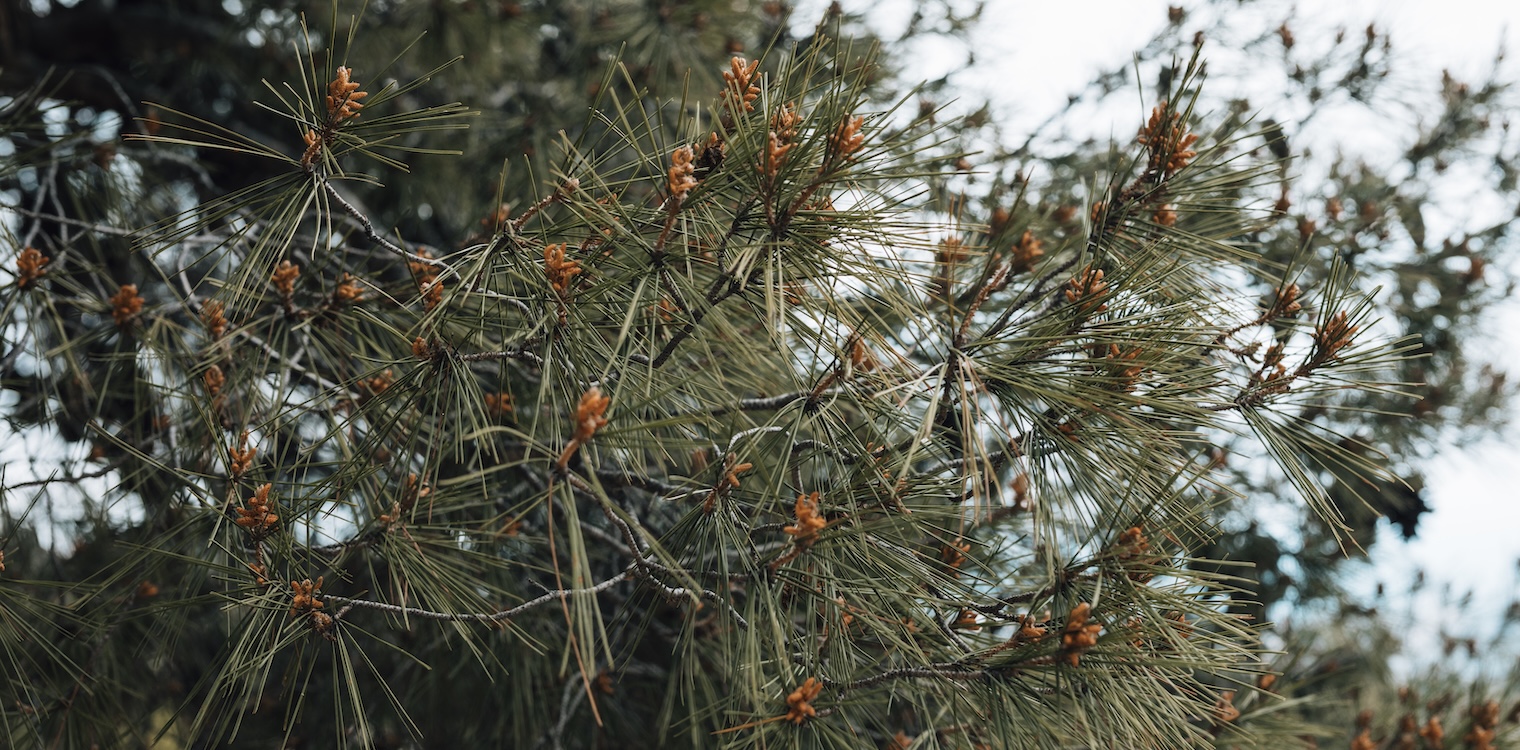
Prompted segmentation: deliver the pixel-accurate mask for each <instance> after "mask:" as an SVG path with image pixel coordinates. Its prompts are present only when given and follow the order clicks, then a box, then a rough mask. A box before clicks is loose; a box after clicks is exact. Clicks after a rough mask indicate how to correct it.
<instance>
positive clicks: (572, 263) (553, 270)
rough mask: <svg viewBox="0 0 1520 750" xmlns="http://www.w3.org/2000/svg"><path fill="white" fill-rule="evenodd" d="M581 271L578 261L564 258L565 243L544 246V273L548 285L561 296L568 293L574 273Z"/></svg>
mask: <svg viewBox="0 0 1520 750" xmlns="http://www.w3.org/2000/svg"><path fill="white" fill-rule="evenodd" d="M581 271H582V269H581V263H580V261H578V260H567V259H566V258H565V243H563V242H554V243H550V244H548V245H545V246H544V275H545V276H548V277H549V286H551V287H553V288H554V291H556V292H558V293H559V295H560V297H561V298H563V297H565V296H566V295H568V294H569V293H570V285H571V283H572V282H573V281H574V279H575V275H576V274H578V273H580V272H581Z"/></svg>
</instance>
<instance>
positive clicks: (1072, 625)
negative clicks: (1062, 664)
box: [1061, 602, 1103, 667]
mask: <svg viewBox="0 0 1520 750" xmlns="http://www.w3.org/2000/svg"><path fill="white" fill-rule="evenodd" d="M1091 619H1092V606H1091V605H1089V604H1088V603H1087V602H1082V603H1081V604H1078V605H1077V606H1075V607H1073V608H1072V610H1071V613H1070V614H1068V615H1067V616H1066V628H1065V629H1064V630H1062V631H1061V658H1062V659H1064V660H1065V661H1066V663H1067V664H1070V665H1071V666H1073V667H1075V666H1077V664H1078V663H1079V662H1080V661H1081V659H1082V654H1083V653H1084V652H1086V651H1087V650H1088V649H1090V648H1092V647H1093V646H1096V645H1098V634H1099V633H1101V632H1103V626H1102V625H1100V624H1098V623H1096V622H1089V620H1091Z"/></svg>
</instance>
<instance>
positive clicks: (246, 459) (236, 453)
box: [227, 430, 259, 479]
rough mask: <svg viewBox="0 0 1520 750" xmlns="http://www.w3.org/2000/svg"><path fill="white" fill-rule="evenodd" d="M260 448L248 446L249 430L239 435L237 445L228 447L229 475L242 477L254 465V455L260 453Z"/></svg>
mask: <svg viewBox="0 0 1520 750" xmlns="http://www.w3.org/2000/svg"><path fill="white" fill-rule="evenodd" d="M258 450H259V449H258V448H256V447H255V448H250V447H249V446H248V431H247V430H243V434H242V435H239V436H238V444H237V447H235V448H234V447H231V446H229V447H228V448H227V476H228V478H230V479H241V478H242V477H243V475H244V474H247V473H248V470H249V469H250V468H252V467H253V457H254V456H255V455H256V454H257V453H258Z"/></svg>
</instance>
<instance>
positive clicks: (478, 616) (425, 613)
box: [322, 569, 633, 622]
mask: <svg viewBox="0 0 1520 750" xmlns="http://www.w3.org/2000/svg"><path fill="white" fill-rule="evenodd" d="M632 574H633V571H632V570H631V569H630V570H624V571H623V572H621V573H619V574H617V575H615V576H613V577H611V578H608V579H607V580H605V581H602V582H601V583H598V584H596V585H595V586H588V587H586V588H583V589H559V590H556V591H550V592H548V593H546V594H544V595H542V596H540V597H538V598H536V599H529V600H528V601H526V602H523V603H522V604H519V605H517V606H516V607H513V608H511V609H504V610H501V611H499V612H434V611H432V610H426V609H419V608H417V607H403V606H401V605H399V604H387V603H386V602H377V601H371V600H368V599H350V598H348V597H346V596H324V597H322V598H323V599H325V600H327V601H330V602H337V603H338V604H343V605H347V606H351V607H363V608H365V609H375V610H379V611H381V612H389V613H391V614H395V615H405V616H407V617H418V618H421V619H424V620H443V621H447V622H500V621H502V620H507V619H511V618H513V617H516V616H518V615H520V614H522V613H524V612H527V611H528V610H531V609H537V608H538V607H542V606H544V605H545V604H552V603H554V602H557V601H562V600H564V599H567V598H569V597H571V596H573V595H576V594H597V593H601V592H603V591H606V590H607V589H610V588H612V587H613V586H616V585H617V584H619V583H622V582H623V581H626V580H628V579H629V576H631V575H632Z"/></svg>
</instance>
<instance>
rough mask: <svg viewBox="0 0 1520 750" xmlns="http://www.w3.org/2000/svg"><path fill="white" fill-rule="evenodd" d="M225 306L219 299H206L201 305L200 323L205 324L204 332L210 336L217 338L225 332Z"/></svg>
mask: <svg viewBox="0 0 1520 750" xmlns="http://www.w3.org/2000/svg"><path fill="white" fill-rule="evenodd" d="M226 309H227V308H226V306H225V305H223V304H222V302H221V300H214V299H213V300H207V302H206V304H204V305H202V306H201V324H202V325H204V326H206V332H207V333H210V334H211V338H213V339H219V338H221V337H222V336H225V335H226V334H227V315H226Z"/></svg>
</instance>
